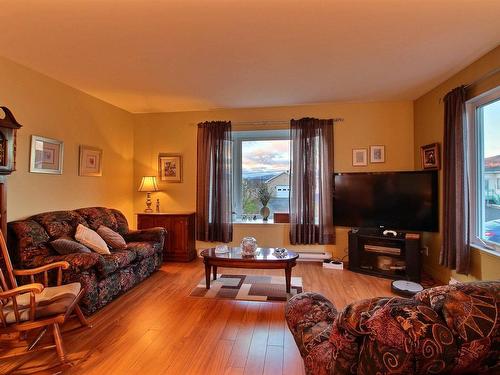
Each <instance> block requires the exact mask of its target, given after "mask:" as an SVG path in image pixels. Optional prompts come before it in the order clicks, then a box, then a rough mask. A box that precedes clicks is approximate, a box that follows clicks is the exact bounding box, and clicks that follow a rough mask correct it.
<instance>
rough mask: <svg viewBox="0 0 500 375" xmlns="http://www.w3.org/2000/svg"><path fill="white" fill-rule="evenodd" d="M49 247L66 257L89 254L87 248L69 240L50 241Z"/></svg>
mask: <svg viewBox="0 0 500 375" xmlns="http://www.w3.org/2000/svg"><path fill="white" fill-rule="evenodd" d="M50 245H51V246H52V247H53V248H54V250H55V251H57V252H58V253H59V254H60V255H67V254H73V253H91V251H90V249H89V248H88V247H86V246H84V245H82V244H81V243H78V242H76V241H72V240H70V239H69V238H58V239H57V240H54V241H51V242H50Z"/></svg>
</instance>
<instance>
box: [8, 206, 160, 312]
mask: <svg viewBox="0 0 500 375" xmlns="http://www.w3.org/2000/svg"><path fill="white" fill-rule="evenodd" d="M78 224H82V225H84V226H87V227H89V228H91V229H97V228H98V227H99V226H100V225H104V226H107V227H109V228H111V229H113V230H116V231H117V232H118V233H120V234H121V235H122V236H123V237H124V238H125V240H126V241H127V243H128V244H127V248H126V249H124V250H119V251H112V252H111V254H109V255H100V254H97V253H95V252H92V253H73V254H68V255H59V254H57V253H56V252H55V251H54V250H53V249H52V247H51V246H50V245H49V242H50V241H52V240H55V239H58V238H68V237H69V238H73V236H74V234H75V231H76V227H77V226H78ZM8 229H9V237H8V239H9V252H10V255H11V259H12V261H13V263H14V265H15V267H16V268H34V267H39V266H42V265H45V264H49V263H53V262H56V261H60V260H65V261H67V262H68V263H69V264H70V269H68V270H66V271H65V272H64V273H63V281H64V283H73V282H79V283H81V285H82V288H83V289H84V290H85V293H84V295H83V297H82V299H81V301H80V306H81V307H82V310H84V312H85V313H87V314H90V313H93V312H95V311H96V310H98V309H100V308H101V307H103V306H105V305H106V304H107V303H109V302H110V301H111V300H113V298H115V297H116V296H118V295H120V294H122V293H124V292H125V291H127V290H129V289H130V288H132V287H134V286H135V285H137V284H138V283H139V282H141V281H142V280H144V279H145V278H147V277H148V276H149V275H151V273H153V272H154V271H155V270H157V269H159V268H160V267H161V263H162V256H163V255H162V254H163V243H164V240H165V235H166V232H165V230H164V229H163V228H153V229H148V230H144V231H129V229H128V223H127V220H126V219H125V216H124V215H123V214H122V213H121V212H120V211H118V210H114V209H108V208H104V207H90V208H82V209H79V210H76V211H56V212H46V213H43V214H38V215H35V216H32V217H30V218H28V219H26V220H22V221H15V222H10V223H9V224H8ZM131 242H132V243H131ZM52 278H55V274H54V273H52V274H51V280H52ZM19 282H20V283H21V284H22V283H28V282H29V279H26V280H25V279H20V280H19Z"/></svg>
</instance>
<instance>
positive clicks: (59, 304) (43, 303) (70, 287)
mask: <svg viewBox="0 0 500 375" xmlns="http://www.w3.org/2000/svg"><path fill="white" fill-rule="evenodd" d="M80 289H81V285H80V283H71V284H66V285H61V286H55V287H50V288H45V289H44V290H43V291H42V292H41V293H39V294H35V304H36V309H35V317H36V318H37V319H39V318H44V317H48V316H53V315H57V314H63V313H65V312H66V311H67V310H68V308H69V306H70V305H71V304H72V303H73V301H74V300H75V298H76V296H77V295H78V293H80ZM30 295H31V294H30V293H24V294H21V295H19V296H17V297H16V302H17V308H18V312H19V313H20V321H21V322H25V321H27V320H29V319H30V306H31V304H30ZM2 311H3V313H4V316H5V319H6V322H7V323H15V322H16V317H15V312H14V305H13V302H12V299H10V300H9V302H8V303H7V304H6V305H5V306H4V307H3V310H2Z"/></svg>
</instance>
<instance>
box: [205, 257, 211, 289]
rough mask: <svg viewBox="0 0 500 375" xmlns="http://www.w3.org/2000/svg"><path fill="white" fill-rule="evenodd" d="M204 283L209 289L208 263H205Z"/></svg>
mask: <svg viewBox="0 0 500 375" xmlns="http://www.w3.org/2000/svg"><path fill="white" fill-rule="evenodd" d="M205 284H206V288H207V289H210V264H208V262H206V263H205Z"/></svg>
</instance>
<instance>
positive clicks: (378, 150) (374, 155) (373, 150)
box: [370, 146, 385, 163]
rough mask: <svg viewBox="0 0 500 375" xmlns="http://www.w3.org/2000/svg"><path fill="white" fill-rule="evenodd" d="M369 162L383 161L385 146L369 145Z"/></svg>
mask: <svg viewBox="0 0 500 375" xmlns="http://www.w3.org/2000/svg"><path fill="white" fill-rule="evenodd" d="M370 163H385V146H370Z"/></svg>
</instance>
